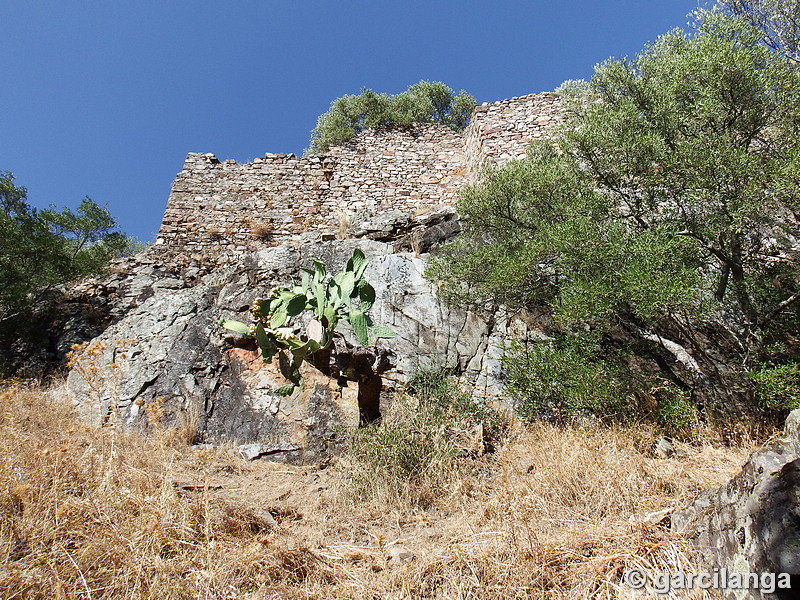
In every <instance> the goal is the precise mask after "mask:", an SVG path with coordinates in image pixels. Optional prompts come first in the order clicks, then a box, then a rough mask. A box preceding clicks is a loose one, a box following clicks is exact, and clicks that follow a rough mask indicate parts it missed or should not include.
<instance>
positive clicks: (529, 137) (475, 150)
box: [464, 93, 562, 173]
mask: <svg viewBox="0 0 800 600" xmlns="http://www.w3.org/2000/svg"><path fill="white" fill-rule="evenodd" d="M561 121H562V118H561V99H560V98H559V96H558V95H556V94H553V93H544V94H528V95H527V96H520V97H518V98H510V99H508V100H500V101H499V102H485V103H483V104H481V105H480V106H477V107H475V111H474V112H473V114H472V118H471V120H470V123H469V125H468V126H467V129H466V130H465V131H464V145H465V152H466V158H467V165H468V168H469V170H470V172H472V173H478V172H479V171H480V167H481V166H482V165H484V164H493V165H501V164H505V163H507V162H508V161H510V160H514V159H518V158H524V157H525V153H526V151H527V149H528V145H529V144H530V143H531V142H532V141H533V140H535V139H537V138H541V137H544V136H546V135H547V134H548V131H550V130H552V128H553V127H554V126H556V125H557V124H559V123H561Z"/></svg>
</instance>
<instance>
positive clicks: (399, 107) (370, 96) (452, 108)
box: [310, 81, 475, 154]
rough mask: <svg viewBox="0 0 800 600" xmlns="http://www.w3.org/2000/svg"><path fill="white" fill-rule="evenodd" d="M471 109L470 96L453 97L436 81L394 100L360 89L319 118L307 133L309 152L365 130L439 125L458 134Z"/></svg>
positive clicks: (318, 150) (415, 88)
mask: <svg viewBox="0 0 800 600" xmlns="http://www.w3.org/2000/svg"><path fill="white" fill-rule="evenodd" d="M474 107H475V98H473V97H472V96H471V95H469V94H467V93H466V92H465V91H463V90H462V91H460V92H459V93H458V94H454V93H453V90H451V89H450V88H449V87H447V86H446V85H445V84H443V83H441V82H438V81H436V82H430V81H420V82H419V83H417V84H414V85H412V86H411V87H409V88H408V89H407V90H406V91H405V92H402V93H400V94H396V95H394V96H390V95H388V94H376V93H375V92H373V91H372V90H370V89H368V88H363V89H362V90H361V93H360V94H359V95H357V96H352V95H345V96H342V97H341V98H337V99H336V100H334V101H333V102H332V103H331V107H330V109H329V110H328V112H326V113H324V114H322V115H320V117H319V119H317V126H316V128H315V129H314V130H313V131H312V132H311V148H310V151H311V152H313V153H317V154H319V153H323V152H327V151H328V150H329V149H330V148H331V146H337V145H340V144H343V143H345V142H347V141H348V140H350V139H351V138H353V137H354V136H355V135H357V134H358V133H361V132H362V131H363V130H364V129H369V128H377V127H389V126H392V125H399V126H409V125H413V124H415V123H440V124H442V125H446V126H447V127H450V128H452V129H454V130H456V131H460V130H462V129H464V128H465V127H466V126H467V122H468V120H469V116H470V114H471V113H472V109H473V108H474Z"/></svg>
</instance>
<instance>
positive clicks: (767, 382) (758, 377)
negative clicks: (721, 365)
mask: <svg viewBox="0 0 800 600" xmlns="http://www.w3.org/2000/svg"><path fill="white" fill-rule="evenodd" d="M750 378H751V379H752V380H753V383H755V394H756V400H758V402H759V403H760V404H761V405H762V406H763V407H764V408H767V409H770V410H776V409H779V410H780V409H785V410H793V409H795V408H800V364H798V363H796V362H790V363H786V364H781V365H773V364H770V363H762V364H761V365H760V366H759V367H758V368H757V369H754V370H753V371H751V372H750Z"/></svg>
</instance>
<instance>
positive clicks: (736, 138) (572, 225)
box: [430, 13, 800, 406]
mask: <svg viewBox="0 0 800 600" xmlns="http://www.w3.org/2000/svg"><path fill="white" fill-rule="evenodd" d="M706 17H707V20H706V21H704V22H701V23H700V26H701V30H700V31H699V32H698V33H696V34H688V33H685V32H683V31H680V30H676V31H673V32H671V33H669V34H667V35H665V36H663V37H661V38H660V39H658V40H657V41H656V42H655V43H653V44H651V45H649V46H648V47H646V48H645V49H644V51H642V52H641V53H640V54H639V55H637V56H636V57H635V58H634V59H632V60H623V61H609V62H606V63H604V64H602V65H600V66H598V67H597V68H596V70H595V73H594V75H593V77H592V78H591V81H589V82H583V83H579V82H569V83H568V84H567V85H565V87H564V89H563V90H562V101H563V106H564V109H565V115H566V123H565V124H564V127H563V128H562V129H561V130H560V131H559V132H558V134H557V135H556V136H555V138H554V139H553V140H550V141H539V142H536V143H535V144H533V145H532V146H531V149H530V152H529V155H528V157H527V159H525V160H522V161H518V162H514V163H511V164H509V165H507V166H505V167H502V168H495V169H491V170H489V171H487V172H486V174H485V176H484V178H483V181H482V182H481V183H480V184H478V185H476V186H474V187H472V188H470V189H468V190H467V191H466V192H465V193H464V194H463V195H462V197H461V200H460V203H459V212H460V213H461V214H462V216H463V221H462V222H463V223H464V226H465V227H464V234H463V236H462V239H461V240H460V241H459V242H457V243H456V244H455V245H454V246H452V247H451V248H450V249H449V250H444V251H443V252H442V253H441V255H440V258H439V259H438V261H437V262H436V263H435V264H434V265H433V268H432V269H431V270H430V274H431V277H432V278H434V279H436V280H439V281H442V282H443V285H442V286H441V289H442V290H443V292H444V294H445V295H446V296H448V297H449V298H450V299H451V300H454V301H458V302H467V303H471V304H474V305H479V306H481V305H482V306H489V307H491V306H493V305H496V304H505V305H507V306H511V307H517V308H524V307H531V306H536V305H539V306H540V305H541V304H543V303H544V304H547V305H549V306H550V308H551V309H552V312H553V315H554V316H555V319H556V322H557V325H558V326H559V327H560V328H561V331H562V332H563V333H564V334H566V335H571V333H570V332H573V331H584V330H586V329H588V330H591V331H593V332H595V334H597V335H598V336H600V335H602V333H603V332H610V331H611V330H613V328H615V327H619V326H620V324H625V327H626V331H627V333H626V335H634V336H637V335H638V336H642V337H643V338H644V339H651V340H652V339H659V338H658V336H661V335H663V336H664V337H667V338H669V337H670V335H671V336H673V337H677V339H678V340H679V342H680V344H683V346H684V347H685V348H686V349H688V352H687V353H683V354H681V353H680V352H679V350H680V347H679V344H673V345H672V346H669V347H668V346H666V345H663V346H662V348H663V350H664V352H671V353H673V354H674V356H675V360H679V361H682V362H681V365H682V367H685V368H687V369H692V370H693V371H692V376H694V377H696V379H697V380H698V381H699V380H704V379H707V377H709V376H713V374H714V373H716V372H717V371H716V370H715V369H716V367H714V366H713V365H707V373H704V372H702V369H703V368H704V367H703V364H701V361H702V360H704V359H705V357H707V356H708V355H709V354H708V352H709V351H710V352H711V354H712V355H714V356H724V357H726V359H728V360H730V363H729V367H730V370H729V372H733V371H735V370H736V369H737V368H738V369H740V370H741V365H742V364H743V363H745V362H746V361H747V360H748V357H750V356H754V355H755V354H756V353H757V349H758V347H759V346H760V345H761V344H763V343H764V342H765V341H768V340H769V339H770V338H771V336H774V335H781V334H780V332H781V331H785V328H786V327H788V326H794V325H796V323H797V310H796V304H795V302H796V301H797V300H798V299H800V288H799V287H798V284H797V282H798V278H800V272H799V271H798V267H797V263H796V262H795V261H792V260H789V259H788V257H789V256H790V253H791V252H792V249H791V248H792V240H793V239H796V237H797V236H798V235H800V227H798V225H797V222H796V219H794V218H793V216H792V215H793V214H796V211H797V209H798V200H797V199H798V198H800V178H798V177H797V173H798V172H800V103H798V101H797V98H798V97H800V69H798V68H797V66H796V65H795V64H794V63H793V62H791V61H789V60H787V59H786V58H784V57H783V56H780V55H778V54H776V53H774V52H772V51H770V50H769V49H768V48H767V47H765V46H764V45H763V44H760V43H757V39H756V38H755V37H754V36H753V35H750V34H746V32H744V31H743V30H742V28H741V27H740V26H738V25H737V24H736V23H732V22H731V21H724V16H722V15H721V14H720V13H714V14H713V18H712V17H711V16H708V14H707V15H706ZM723 23H728V25H726V26H723ZM731 23H732V24H731ZM701 323H705V324H708V325H709V326H710V327H712V328H716V330H718V331H721V332H724V334H722V335H715V336H711V337H710V338H703V339H701V337H698V336H694V335H690V334H689V333H687V328H688V327H692V326H696V325H699V324H701ZM659 331H663V332H665V333H663V334H661V333H659V334H658V335H655V334H653V332H659ZM731 337H733V338H734V341H732V342H731V341H726V340H730V338H731ZM713 344H720V345H719V346H717V347H712V348H709V345H713ZM723 344H724V345H723ZM547 352H551V351H550V350H548V351H547ZM553 352H555V351H553ZM559 352H560V350H559ZM559 352H556V355H554V357H553V358H554V360H555V361H556V364H555V365H554V366H553V367H552V368H553V369H556V370H558V369H559V368H563V369H567V368H568V366H569V365H570V364H571V363H570V362H569V361H568V360H567V359H565V358H562V357H561V356H560V354H559ZM687 355H691V356H694V357H695V358H693V359H691V360H689V359H687V358H686V357H687ZM531 360H532V361H533V362H532V366H533V367H535V368H538V369H543V368H544V366H543V365H539V363H537V361H536V359H531ZM564 361H566V362H564ZM692 361H693V362H692ZM522 364H526V362H525V361H523V363H522ZM737 365H739V366H738V367H737ZM590 372H591V371H590ZM519 375H520V377H522V378H523V380H524V375H525V374H524V373H523V372H520V374H519ZM544 376H545V377H551V378H555V379H551V380H559V379H558V378H559V377H562V375H561V374H559V373H556V374H553V375H547V374H546V373H545V375H544ZM589 380H591V378H589ZM537 385H538V384H537ZM523 387H524V386H523ZM575 389H577V390H581V389H582V388H581V386H580V385H578V386H577V388H575ZM531 393H534V390H533V389H531ZM535 393H537V394H544V395H543V396H542V397H543V398H552V396H548V393H549V392H547V391H546V390H538V391H536V392H535ZM581 393H582V392H580V391H573V395H574V397H573V399H572V400H571V403H570V401H568V399H567V398H563V397H562V398H558V397H556V398H552V399H551V400H548V401H549V402H551V403H553V404H554V405H556V406H558V405H559V403H561V404H563V405H566V406H571V405H572V404H577V405H582V404H584V403H585V402H587V401H588V400H586V399H584V398H583V397H582V396H581ZM598 393H599V394H600V395H601V397H602V395H603V393H604V392H603V388H602V386H601V387H600V388H599V391H598Z"/></svg>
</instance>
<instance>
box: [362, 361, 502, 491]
mask: <svg viewBox="0 0 800 600" xmlns="http://www.w3.org/2000/svg"><path fill="white" fill-rule="evenodd" d="M503 425H504V419H503V417H502V415H500V414H498V413H497V412H496V411H494V410H492V409H491V408H489V407H488V406H486V405H485V404H484V403H482V402H479V401H476V400H474V399H472V398H471V397H470V396H469V395H468V394H466V393H465V392H463V391H461V390H460V389H458V386H457V384H456V382H455V380H454V378H453V377H451V376H449V374H448V373H447V372H446V371H444V370H440V369H429V370H422V371H420V372H418V373H417V374H416V376H415V377H414V378H413V379H412V381H411V382H410V384H409V386H408V389H407V390H406V392H405V393H400V394H397V395H396V396H395V398H394V401H393V403H392V405H391V407H390V408H389V410H388V411H387V413H386V414H385V416H384V418H383V422H382V423H379V424H376V425H370V426H368V427H365V428H362V429H359V430H358V431H356V432H355V434H354V435H353V437H352V439H351V441H350V446H349V449H348V453H347V460H348V463H349V465H348V466H349V469H348V472H347V477H348V478H349V480H350V484H351V485H352V489H353V492H354V494H355V495H356V496H358V497H360V498H376V499H380V500H383V501H386V502H387V503H393V504H398V505H401V504H402V505H405V504H411V505H417V506H422V507H425V506H429V505H431V504H432V503H433V502H434V500H435V499H436V498H437V497H439V496H440V495H441V494H442V492H444V491H445V489H446V488H447V486H448V485H449V484H450V483H451V482H452V481H454V480H455V478H456V476H457V475H458V474H459V472H460V470H461V468H462V467H463V464H461V463H460V459H464V458H468V457H477V456H480V455H482V454H483V453H484V452H486V451H489V450H491V449H492V448H493V444H494V443H495V442H496V441H497V439H498V438H499V436H500V434H501V433H502V430H503Z"/></svg>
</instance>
